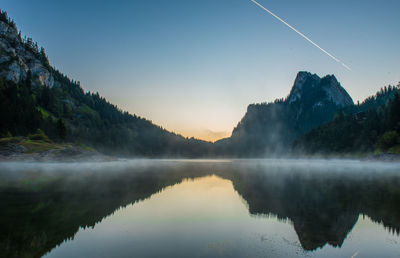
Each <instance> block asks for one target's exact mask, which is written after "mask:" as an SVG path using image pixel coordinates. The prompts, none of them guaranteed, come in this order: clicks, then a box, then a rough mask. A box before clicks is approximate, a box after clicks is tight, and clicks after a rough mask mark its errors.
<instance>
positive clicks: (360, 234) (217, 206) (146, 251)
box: [0, 160, 400, 257]
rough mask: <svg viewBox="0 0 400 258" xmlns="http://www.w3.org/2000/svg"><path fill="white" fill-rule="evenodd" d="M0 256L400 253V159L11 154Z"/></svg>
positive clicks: (1, 184) (2, 173) (2, 197)
mask: <svg viewBox="0 0 400 258" xmlns="http://www.w3.org/2000/svg"><path fill="white" fill-rule="evenodd" d="M0 177H1V178H0V179H1V181H0V210H1V211H2V212H1V213H0V254H2V255H0V257H41V256H45V257H400V238H399V229H400V164H398V163H377V162H360V161H343V160H330V161H327V160H133V161H132V160H127V161H119V162H107V163H80V164H35V163H23V164H21V163H20V164H17V163H2V164H0Z"/></svg>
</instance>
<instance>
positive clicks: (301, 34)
mask: <svg viewBox="0 0 400 258" xmlns="http://www.w3.org/2000/svg"><path fill="white" fill-rule="evenodd" d="M251 1H252V2H253V3H255V4H256V5H258V6H259V7H261V8H262V9H264V10H265V11H267V12H268V13H269V14H271V15H272V16H274V17H275V18H276V19H278V20H279V21H281V22H282V23H283V24H285V25H286V26H288V27H289V28H291V29H292V30H294V31H295V32H296V33H297V34H299V35H300V36H302V37H303V38H304V39H306V40H307V41H308V42H310V43H311V44H313V45H314V46H316V47H317V48H319V50H321V51H322V52H324V53H325V54H327V55H328V56H329V57H330V58H332V59H333V60H335V61H336V62H338V63H340V64H341V65H343V66H344V68H346V69H347V70H349V71H351V69H350V67H348V66H347V65H346V64H345V63H343V62H342V61H340V60H339V59H338V58H336V57H334V56H333V55H332V54H330V53H329V52H328V51H326V50H325V49H323V48H322V47H320V46H318V45H317V43H315V42H314V41H312V40H311V39H309V38H308V37H307V36H306V35H304V34H303V33H301V32H300V31H298V30H297V29H296V28H294V27H293V26H292V25H290V24H289V23H287V22H285V21H284V20H282V19H281V18H280V17H279V16H278V15H276V14H274V13H273V12H271V11H270V10H268V9H267V8H265V7H264V6H262V5H261V4H259V3H258V2H257V1H256V0H251Z"/></svg>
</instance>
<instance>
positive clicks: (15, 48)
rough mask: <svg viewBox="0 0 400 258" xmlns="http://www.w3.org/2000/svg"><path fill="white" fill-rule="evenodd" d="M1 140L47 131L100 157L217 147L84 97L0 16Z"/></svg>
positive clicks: (205, 151)
mask: <svg viewBox="0 0 400 258" xmlns="http://www.w3.org/2000/svg"><path fill="white" fill-rule="evenodd" d="M0 35H1V37H0V135H1V136H3V137H7V136H21V135H22V136H24V135H27V134H30V133H35V132H37V130H38V129H40V130H42V131H44V132H45V133H46V134H47V135H48V136H49V137H50V138H51V139H52V140H54V141H68V142H76V143H79V144H85V145H88V146H91V147H93V148H95V149H97V150H99V151H101V152H104V153H108V154H118V155H130V156H132V155H136V156H150V157H151V156H185V157H193V156H196V157H197V156H204V155H209V154H210V152H211V147H212V144H211V143H208V142H204V141H200V140H196V139H193V138H192V139H187V138H184V137H182V136H180V135H177V134H175V133H171V132H168V131H167V130H165V129H163V128H161V127H160V126H157V125H154V124H153V123H152V122H151V121H149V120H146V119H144V118H141V117H138V116H136V115H131V114H129V113H128V112H123V111H122V110H121V109H119V108H118V107H117V106H115V105H113V104H111V103H109V102H108V101H107V100H106V99H105V98H104V97H101V96H100V95H99V93H97V92H96V93H92V92H85V91H84V90H83V88H82V87H81V85H80V83H79V82H76V81H73V80H71V79H69V78H68V77H67V76H66V75H64V74H62V73H61V72H60V71H58V70H57V69H55V68H53V67H52V66H51V65H50V62H49V60H48V58H47V56H46V53H45V51H44V49H43V48H39V47H38V44H37V43H34V42H33V40H32V39H30V38H24V39H23V38H22V37H21V33H20V32H19V33H18V31H17V27H16V25H15V23H14V22H13V21H12V20H11V19H9V18H8V17H7V14H6V12H3V11H2V12H1V15H0Z"/></svg>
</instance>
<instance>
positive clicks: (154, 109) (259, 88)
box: [0, 0, 400, 140]
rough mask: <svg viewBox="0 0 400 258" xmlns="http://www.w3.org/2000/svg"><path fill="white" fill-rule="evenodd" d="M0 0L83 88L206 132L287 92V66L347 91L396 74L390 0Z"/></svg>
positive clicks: (223, 132)
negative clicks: (256, 1) (256, 0)
mask: <svg viewBox="0 0 400 258" xmlns="http://www.w3.org/2000/svg"><path fill="white" fill-rule="evenodd" d="M259 3H260V4H262V5H264V6H265V7H266V8H268V9H270V10H271V11H272V12H274V13H275V14H277V15H278V16H280V17H281V18H282V19H284V20H285V21H287V22H288V23H290V24H291V25H292V26H294V27H295V28H297V29H298V30H299V31H300V32H302V33H303V34H305V35H306V36H308V37H309V38H310V39H311V40H313V41H315V42H316V43H317V44H319V45H320V46H321V47H322V48H324V49H326V50H327V51H328V52H330V53H331V54H333V55H334V56H336V57H337V58H339V59H340V60H342V61H343V62H344V63H346V64H347V65H349V66H350V67H351V69H352V71H348V70H346V69H345V68H344V67H343V66H341V65H340V64H339V63H336V62H335V61H334V60H332V59H331V58H330V57H328V56H327V55H326V54H324V53H323V52H321V51H320V50H319V49H317V48H316V47H315V46H313V45H311V44H310V43H309V42H307V41H306V40H304V39H303V38H302V37H300V36H299V35H298V34H296V33H295V32H294V31H292V30H290V29H289V28H288V27H286V26H285V25H284V24H282V23H281V22H280V21H278V20H276V19H275V18H274V17H272V16H271V15H269V14H268V13H267V12H265V11H264V10H262V9H261V8H260V7H258V6H256V5H255V4H254V3H252V2H251V1H250V0H208V1H206V0H203V1H202V0H174V1H172V0H168V1H166V0H142V1H117V0H114V1H83V0H80V1H75V0H70V1H54V0H53V1H50V0H35V1H32V0H2V1H1V4H0V8H1V9H4V10H6V11H7V12H8V13H9V16H10V17H12V18H13V19H14V20H15V21H16V23H17V25H18V27H19V29H21V30H22V34H23V35H27V36H29V37H32V38H33V40H34V41H37V42H38V44H39V46H43V47H44V48H45V49H46V52H47V54H48V56H49V58H50V62H51V64H52V65H53V66H55V67H56V68H58V69H59V70H60V71H62V72H63V73H64V74H66V75H68V76H69V77H70V78H71V79H74V80H79V81H80V82H81V85H82V87H83V88H84V89H85V90H90V91H94V92H96V91H98V92H99V93H100V94H101V95H103V96H104V97H106V98H107V99H108V100H109V101H110V102H112V103H114V104H117V105H118V106H119V107H120V108H121V109H123V110H126V111H129V112H130V113H132V114H137V115H139V116H142V117H145V118H147V119H149V120H152V121H153V122H154V123H156V124H158V125H160V126H162V127H164V128H166V129H168V130H171V131H175V132H177V133H181V134H183V135H184V136H194V137H198V138H202V139H206V140H215V139H217V138H222V137H226V136H229V135H230V133H231V131H232V129H233V127H234V126H236V124H237V122H238V121H239V120H240V119H241V118H242V117H243V115H244V113H245V112H246V108H247V105H248V104H250V103H256V102H265V101H273V100H274V99H276V98H282V97H286V96H287V95H288V93H289V91H290V89H291V87H292V85H293V81H294V78H295V76H296V74H297V72H298V71H303V70H305V71H310V72H312V73H317V74H318V75H320V76H324V75H326V74H335V75H336V77H337V78H338V80H339V81H340V82H341V84H342V86H343V87H345V88H346V89H347V91H348V92H349V94H350V95H351V96H352V97H353V99H354V101H357V100H360V101H361V100H363V99H364V98H365V97H367V96H369V95H372V94H374V93H375V92H376V91H377V90H378V89H379V88H380V87H382V86H385V85H388V84H391V85H396V84H397V82H398V81H399V80H400V51H399V48H398V46H399V44H400V33H399V28H400V15H399V11H400V1H399V0H382V1H376V0H371V1H368V0H352V1H349V0H336V1H322V0H303V1H299V0H279V1H278V0H276V1H267V0H259Z"/></svg>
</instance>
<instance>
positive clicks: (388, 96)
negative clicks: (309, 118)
mask: <svg viewBox="0 0 400 258" xmlns="http://www.w3.org/2000/svg"><path fill="white" fill-rule="evenodd" d="M399 86H400V85H398V86H397V87H392V86H389V87H385V88H382V89H381V90H380V91H379V92H378V93H376V95H375V96H371V97H369V98H367V99H366V100H364V101H363V102H362V103H361V104H359V105H355V106H352V107H351V108H350V109H347V110H343V111H341V112H339V113H338V114H337V115H336V116H335V117H334V119H333V120H332V121H331V122H329V123H326V124H324V125H322V126H320V127H317V128H315V129H313V130H311V131H310V132H309V133H307V134H305V135H303V136H302V137H301V138H300V139H299V140H298V141H297V142H296V143H295V144H294V149H295V151H296V152H298V153H304V152H305V153H321V154H346V153H368V152H373V151H377V152H381V151H383V152H389V153H400V97H399V94H400V90H399Z"/></svg>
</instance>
